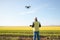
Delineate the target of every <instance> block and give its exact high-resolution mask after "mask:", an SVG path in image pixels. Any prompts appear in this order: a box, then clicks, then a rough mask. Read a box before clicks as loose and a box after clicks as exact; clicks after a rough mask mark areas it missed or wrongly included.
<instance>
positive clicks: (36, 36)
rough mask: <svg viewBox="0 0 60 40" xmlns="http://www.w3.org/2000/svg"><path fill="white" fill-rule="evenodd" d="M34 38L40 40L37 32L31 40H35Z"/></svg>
mask: <svg viewBox="0 0 60 40" xmlns="http://www.w3.org/2000/svg"><path fill="white" fill-rule="evenodd" d="M36 38H37V40H40V36H39V31H35V32H34V35H33V40H36Z"/></svg>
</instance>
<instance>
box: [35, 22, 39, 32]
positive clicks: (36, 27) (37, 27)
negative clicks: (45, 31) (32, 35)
mask: <svg viewBox="0 0 60 40" xmlns="http://www.w3.org/2000/svg"><path fill="white" fill-rule="evenodd" d="M39 25H40V23H39V22H38V21H35V22H34V31H39Z"/></svg>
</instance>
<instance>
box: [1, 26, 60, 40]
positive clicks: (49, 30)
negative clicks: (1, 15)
mask: <svg viewBox="0 0 60 40" xmlns="http://www.w3.org/2000/svg"><path fill="white" fill-rule="evenodd" d="M39 33H40V36H46V37H49V38H50V39H49V40H53V39H55V40H59V39H60V26H42V27H41V28H39ZM7 36H9V38H10V39H9V38H5V39H4V37H7ZM11 36H12V38H11ZM32 36H33V28H31V27H29V26H0V40H18V39H19V38H20V37H24V38H25V37H32ZM1 37H2V38H1ZM19 40H25V39H19ZM26 40H27V38H26ZM30 40H32V38H30ZM41 40H43V39H41Z"/></svg>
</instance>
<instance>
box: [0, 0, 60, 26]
mask: <svg viewBox="0 0 60 40" xmlns="http://www.w3.org/2000/svg"><path fill="white" fill-rule="evenodd" d="M26 5H30V6H31V8H30V9H26V8H25V6H26ZM34 17H37V18H38V20H39V21H40V23H41V25H42V26H43V25H60V0H0V26H29V25H30V24H32V22H33V21H34Z"/></svg>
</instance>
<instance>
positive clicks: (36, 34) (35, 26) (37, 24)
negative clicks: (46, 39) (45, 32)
mask: <svg viewBox="0 0 60 40" xmlns="http://www.w3.org/2000/svg"><path fill="white" fill-rule="evenodd" d="M30 26H31V27H32V28H33V32H34V37H33V40H36V38H37V40H40V36H39V27H41V24H40V22H39V21H38V20H37V17H35V21H34V22H33V24H32V25H30Z"/></svg>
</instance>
